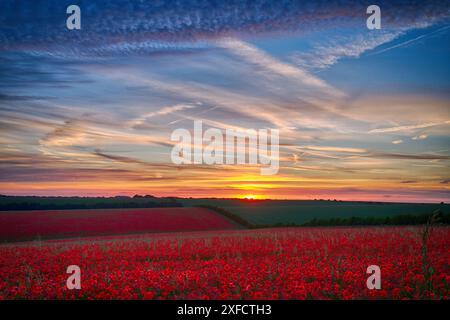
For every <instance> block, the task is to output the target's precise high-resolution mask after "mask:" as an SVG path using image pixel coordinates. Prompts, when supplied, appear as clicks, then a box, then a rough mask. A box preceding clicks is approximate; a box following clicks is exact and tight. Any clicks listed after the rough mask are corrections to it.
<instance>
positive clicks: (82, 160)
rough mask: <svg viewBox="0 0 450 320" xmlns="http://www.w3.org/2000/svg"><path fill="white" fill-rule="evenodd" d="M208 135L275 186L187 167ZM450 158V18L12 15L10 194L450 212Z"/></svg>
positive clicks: (1, 165)
mask: <svg viewBox="0 0 450 320" xmlns="http://www.w3.org/2000/svg"><path fill="white" fill-rule="evenodd" d="M71 4H76V5H78V6H79V7H80V9H81V29H80V30H69V29H67V27H66V19H67V17H68V16H69V15H68V14H67V13H66V8H67V7H68V6H69V5H71ZM371 4H376V5H378V6H379V7H380V9H381V29H379V30H378V29H374V30H369V29H368V28H367V27H366V20H367V18H368V16H369V15H368V14H367V13H366V8H367V7H368V6H369V5H371ZM195 120H202V121H203V123H204V126H205V127H206V128H210V127H211V128H218V129H221V130H225V129H227V128H242V129H263V128H273V129H278V130H279V137H280V153H279V161H280V169H279V171H278V173H277V174H276V175H272V176H262V175H260V165H205V164H182V165H176V164H174V163H173V162H172V161H171V157H170V154H171V150H172V148H173V146H174V144H175V142H173V141H171V139H170V136H171V133H172V132H173V131H174V130H175V129H178V128H185V129H188V130H190V131H192V129H193V122H194V121H195ZM449 142H450V1H442V0H440V1H392V0H391V1H376V2H373V1H370V2H369V1H333V0H331V1H267V0H255V1H207V0H185V1H169V0H155V1H123V0H120V1H111V0H105V1H95V2H93V1H75V0H71V1H65V0H47V1H43V0H35V1H11V0H2V1H1V2H0V194H7V195H61V196H64V195H79V196H113V195H133V194H152V195H155V196H180V197H253V198H275V199H320V198H323V199H340V200H373V201H394V202H440V201H445V202H448V201H450V188H449V182H450V168H449V165H450V145H449Z"/></svg>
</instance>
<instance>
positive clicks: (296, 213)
mask: <svg viewBox="0 0 450 320" xmlns="http://www.w3.org/2000/svg"><path fill="white" fill-rule="evenodd" d="M182 202H183V203H184V204H185V205H186V206H189V205H192V206H195V205H201V204H204V205H211V206H216V207H220V208H223V209H225V210H227V211H228V212H231V213H233V214H235V215H237V216H239V217H241V218H242V219H244V220H246V221H248V222H250V223H251V224H254V225H266V226H267V225H276V224H298V225H300V224H303V223H306V222H309V221H311V220H313V219H319V220H320V219H332V218H340V219H342V218H351V217H374V218H379V217H393V216H399V215H429V214H431V213H432V212H433V211H435V210H437V209H439V210H441V211H442V212H443V213H445V214H449V213H450V205H448V204H413V203H375V202H347V201H343V202H340V201H314V200H311V201H308V200H236V199H183V200H182Z"/></svg>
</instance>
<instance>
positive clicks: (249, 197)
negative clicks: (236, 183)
mask: <svg viewBox="0 0 450 320" xmlns="http://www.w3.org/2000/svg"><path fill="white" fill-rule="evenodd" d="M238 198H239V199H247V200H262V199H265V197H264V196H262V195H258V194H246V195H241V196H238Z"/></svg>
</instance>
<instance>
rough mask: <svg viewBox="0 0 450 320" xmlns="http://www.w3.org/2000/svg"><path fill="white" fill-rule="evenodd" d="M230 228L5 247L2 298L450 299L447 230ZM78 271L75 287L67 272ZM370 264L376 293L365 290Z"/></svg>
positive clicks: (0, 255) (1, 250)
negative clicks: (377, 274) (376, 271)
mask: <svg viewBox="0 0 450 320" xmlns="http://www.w3.org/2000/svg"><path fill="white" fill-rule="evenodd" d="M422 231H423V229H422V227H368V228H364V227H362V228H286V229H262V230H239V231H237V230H228V231H207V232H191V233H172V234H149V235H139V236H129V237H109V238H95V239H94V238H92V239H85V240H83V241H79V240H57V241H43V242H30V243H22V244H4V245H1V246H0V274H1V275H2V277H1V278H0V298H1V299H182V298H186V299H440V298H444V299H449V298H450V291H449V289H450V265H449V263H450V254H449V250H448V248H449V247H450V228H448V227H436V228H434V229H433V230H432V232H431V235H430V237H429V238H428V240H427V241H425V242H424V241H423V239H422V234H423V233H422ZM69 265H78V266H80V268H81V290H69V289H67V288H66V280H67V277H68V275H67V274H66V268H67V266H69ZM369 265H378V266H380V268H381V286H382V288H381V290H369V289H367V287H366V280H367V277H368V276H369V275H367V274H366V269H367V267H368V266H369Z"/></svg>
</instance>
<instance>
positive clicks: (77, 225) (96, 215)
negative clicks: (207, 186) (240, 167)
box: [0, 208, 239, 241]
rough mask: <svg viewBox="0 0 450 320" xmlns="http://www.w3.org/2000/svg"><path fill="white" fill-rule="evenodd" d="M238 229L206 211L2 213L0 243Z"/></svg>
mask: <svg viewBox="0 0 450 320" xmlns="http://www.w3.org/2000/svg"><path fill="white" fill-rule="evenodd" d="M237 228H239V226H237V225H236V224H235V223H234V222H232V221H230V220H228V219H226V218H225V217H223V216H221V215H218V214H217V213H215V212H213V211H210V210H208V209H204V208H147V209H93V210H42V211H3V212H0V241H23V240H35V239H57V238H69V237H85V236H101V235H121V234H130V233H145V232H169V231H200V230H226V229H237Z"/></svg>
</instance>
